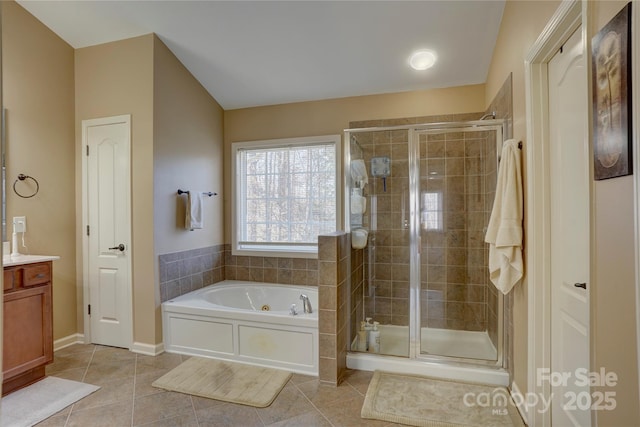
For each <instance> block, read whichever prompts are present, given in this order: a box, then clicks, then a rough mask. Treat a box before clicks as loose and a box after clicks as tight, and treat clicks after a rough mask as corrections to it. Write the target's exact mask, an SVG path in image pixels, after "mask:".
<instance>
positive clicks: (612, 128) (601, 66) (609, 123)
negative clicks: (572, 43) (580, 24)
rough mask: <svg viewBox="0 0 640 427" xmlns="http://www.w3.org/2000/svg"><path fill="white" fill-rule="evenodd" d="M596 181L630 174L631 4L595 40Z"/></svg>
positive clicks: (594, 135)
mask: <svg viewBox="0 0 640 427" xmlns="http://www.w3.org/2000/svg"><path fill="white" fill-rule="evenodd" d="M591 50H592V71H593V73H592V80H593V82H592V85H593V157H594V159H593V160H594V178H595V179H596V180H601V179H607V178H614V177H617V176H624V175H630V174H631V173H632V172H633V170H632V162H631V160H632V156H631V138H632V132H631V117H632V116H631V3H628V4H627V5H626V6H625V7H624V8H623V9H622V10H621V11H620V12H619V13H618V14H617V15H616V16H615V17H614V18H613V19H612V20H611V21H609V22H608V23H607V25H605V26H604V27H603V28H602V29H601V30H600V31H599V32H598V34H596V35H595V36H594V37H593V39H592V40H591Z"/></svg>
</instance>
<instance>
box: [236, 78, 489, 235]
mask: <svg viewBox="0 0 640 427" xmlns="http://www.w3.org/2000/svg"><path fill="white" fill-rule="evenodd" d="M484 99H485V91H484V85H470V86H462V87H455V88H447V89H433V90H424V91H412V92H402V93H392V94H384V95H370V96H358V97H350V98H339V99H329V100H324V101H312V102H300V103H292V104H282V105H272V106H266V107H255V108H245V109H239V110H230V111H225V113H224V142H225V157H224V195H225V196H224V204H225V207H224V212H225V224H226V225H227V227H225V228H226V230H225V235H224V238H225V242H226V243H231V231H230V225H231V205H230V203H231V198H230V192H231V143H233V142H239V141H252V140H262V139H275V138H290V137H296V136H314V135H330V134H340V135H342V133H343V132H342V131H343V130H344V129H346V128H348V127H349V122H352V121H361V120H374V119H392V118H402V117H418V116H432V115H448V114H457V113H473V112H477V111H484V107H485V101H484Z"/></svg>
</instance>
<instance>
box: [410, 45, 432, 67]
mask: <svg viewBox="0 0 640 427" xmlns="http://www.w3.org/2000/svg"><path fill="white" fill-rule="evenodd" d="M436 59H437V58H436V54H435V53H434V52H432V51H430V50H417V51H415V52H414V53H413V54H412V55H411V58H409V65H411V68H413V69H414V70H420V71H421V70H426V69H427V68H431V67H433V64H435V63H436Z"/></svg>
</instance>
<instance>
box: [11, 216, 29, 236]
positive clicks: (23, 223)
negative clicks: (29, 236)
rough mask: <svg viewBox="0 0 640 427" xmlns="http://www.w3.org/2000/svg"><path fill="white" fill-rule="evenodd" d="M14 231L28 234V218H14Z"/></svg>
mask: <svg viewBox="0 0 640 427" xmlns="http://www.w3.org/2000/svg"><path fill="white" fill-rule="evenodd" d="M13 231H15V232H16V233H26V232H27V217H26V216H14V217H13Z"/></svg>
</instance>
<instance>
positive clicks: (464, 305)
mask: <svg viewBox="0 0 640 427" xmlns="http://www.w3.org/2000/svg"><path fill="white" fill-rule="evenodd" d="M489 145H495V133H494V132H485V131H482V132H479V131H473V132H445V133H437V134H428V135H422V136H421V139H420V159H421V160H420V162H421V172H422V171H423V172H422V177H423V179H421V188H420V190H421V192H422V191H424V192H430V193H436V194H442V205H443V206H442V214H441V215H442V217H441V221H442V222H441V224H439V228H435V229H427V230H425V229H424V228H423V227H421V233H422V257H421V295H420V296H421V304H422V305H421V307H422V309H421V316H422V319H421V324H422V326H427V327H431V328H441V329H456V330H466V331H485V330H487V326H488V320H487V314H488V310H487V292H488V289H487V288H488V287H487V280H486V279H487V274H486V273H487V261H488V260H487V258H486V247H487V245H486V244H485V243H484V229H485V227H486V225H487V223H488V221H489V213H490V212H489V213H488V212H487V210H489V211H490V209H491V204H492V203H493V199H489V198H488V197H487V192H486V191H487V186H486V185H485V181H486V180H485V175H486V166H485V163H486V160H487V158H486V153H487V150H488V149H487V146H489ZM494 151H495V150H494Z"/></svg>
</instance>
